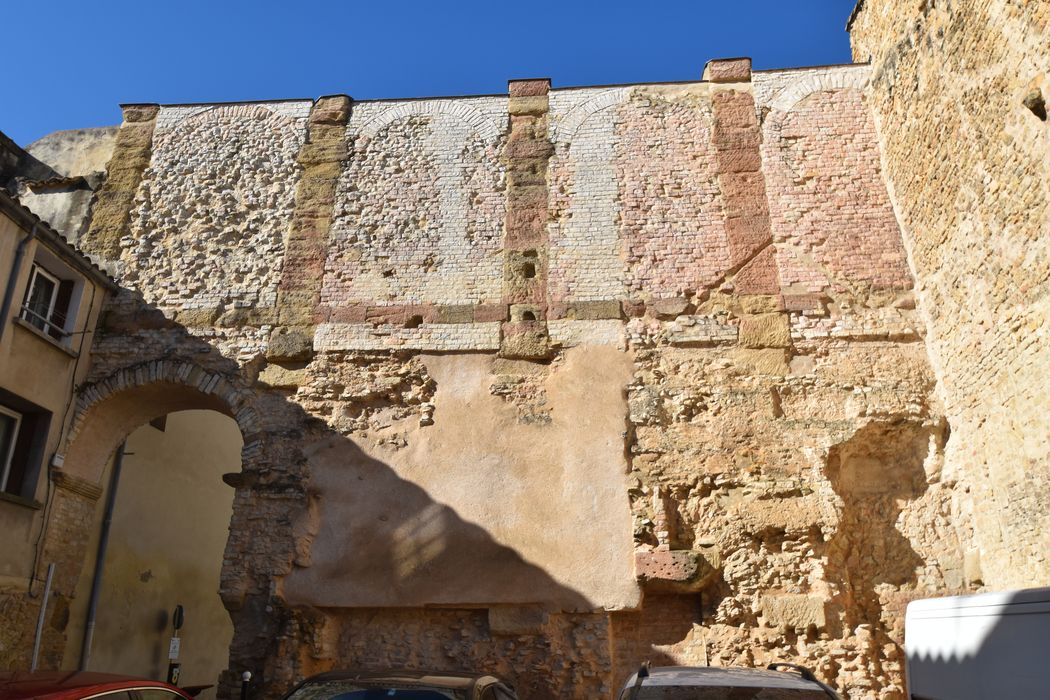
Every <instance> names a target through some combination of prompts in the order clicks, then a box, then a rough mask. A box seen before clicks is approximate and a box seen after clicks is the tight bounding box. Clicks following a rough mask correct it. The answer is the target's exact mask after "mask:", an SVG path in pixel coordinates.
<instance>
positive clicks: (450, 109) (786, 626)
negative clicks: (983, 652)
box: [69, 59, 974, 698]
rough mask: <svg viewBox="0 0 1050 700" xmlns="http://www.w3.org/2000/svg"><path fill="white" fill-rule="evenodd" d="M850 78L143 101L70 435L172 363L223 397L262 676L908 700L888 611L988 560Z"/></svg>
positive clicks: (575, 692)
mask: <svg viewBox="0 0 1050 700" xmlns="http://www.w3.org/2000/svg"><path fill="white" fill-rule="evenodd" d="M868 77H869V69H868V68H867V67H866V66H843V67H834V68H825V69H816V70H797V71H774V72H764V73H754V74H752V72H751V69H750V61H748V60H747V59H738V60H730V61H720V62H714V63H712V64H711V65H710V66H709V70H708V71H707V74H706V76H705V80H701V81H695V82H688V83H681V84H666V85H664V84H661V85H636V86H621V87H610V88H572V89H564V90H559V89H551V88H550V86H549V83H548V81H545V80H527V81H513V82H512V83H511V85H510V90H509V94H508V95H507V96H491V97H472V98H456V99H433V100H429V99H426V100H397V101H379V102H360V103H355V102H352V101H350V100H347V99H346V98H323V99H322V100H319V101H318V102H317V103H315V104H314V105H310V104H309V103H306V102H286V103H265V104H238V105H214V106H194V107H160V108H156V107H154V108H148V109H147V108H143V107H131V108H129V110H130V111H129V112H128V114H129V118H128V121H127V122H126V123H125V124H124V126H123V127H122V128H121V133H120V135H119V136H118V138H117V150H116V152H115V155H114V163H113V165H111V170H113V169H115V168H117V169H119V168H124V170H120V171H119V172H122V173H123V175H121V176H120V177H114V176H113V174H112V173H111V174H110V178H109V180H108V181H107V183H108V184H107V186H109V187H111V190H112V191H111V192H110V194H109V195H106V192H105V191H103V193H101V194H100V197H99V202H98V204H97V205H96V209H97V211H96V222H100V223H98V225H93V227H92V231H94V232H95V235H96V238H97V240H98V244H97V245H96V246H95V250H98V251H101V252H106V253H109V254H111V256H112V257H116V258H119V261H120V269H121V272H122V275H123V278H122V279H123V281H124V283H125V284H127V285H128V286H129V287H132V288H136V289H138V290H139V292H140V293H141V295H142V297H144V301H145V305H143V302H142V301H136V300H135V298H134V295H131V294H128V295H125V296H124V297H122V298H121V299H120V300H118V301H117V302H116V303H115V304H114V305H113V313H112V316H111V320H110V323H109V325H108V326H107V328H108V334H107V336H106V337H105V338H104V339H103V342H101V343H100V344H99V345H98V348H97V351H96V353H95V357H94V359H95V368H94V370H93V372H94V374H93V377H94V378H95V382H96V384H94V385H92V386H90V387H88V388H87V389H86V391H85V393H84V398H83V406H82V409H81V412H80V413H79V414H78V415H79V416H81V417H80V418H79V419H78V420H79V421H80V422H79V423H78V424H77V425H78V426H81V428H80V432H79V433H78V437H77V439H76V440H74V441H73V443H72V444H71V446H70V448H69V449H70V454H73V455H78V454H87V453H88V450H87V449H86V447H85V445H88V444H92V441H96V442H97V440H100V439H101V438H98V439H96V438H94V437H92V434H91V433H90V432H88V431H86V430H85V429H83V427H82V426H83V425H87V424H88V422H89V421H91V420H93V419H92V418H91V416H92V415H102V413H101V412H102V411H104V410H113V411H116V410H117V409H116V408H114V409H106V408H105V407H106V406H118V407H119V406H121V405H123V404H120V403H112V402H116V401H118V398H114V395H119V396H123V395H124V391H125V388H126V387H125V385H126V384H128V382H129V381H131V380H130V379H129V378H134V380H135V381H134V382H132V383H134V384H135V386H139V385H140V384H141V385H142V387H141V388H136V389H134V391H133V392H132V393H131V394H127V395H128V396H129V397H133V398H134V397H137V398H134V401H137V402H139V403H138V404H136V405H138V406H139V410H138V413H135V412H134V411H131V410H130V408H129V409H127V411H128V413H129V415H132V414H134V415H146V414H148V413H149V412H150V409H149V405H148V402H149V401H153V400H156V398H155V397H154V395H153V394H151V393H150V391H153V390H152V389H149V388H148V387H150V386H153V385H156V386H158V387H159V386H167V385H169V384H173V383H174V384H176V385H178V386H179V387H183V386H184V385H191V386H193V387H197V388H198V389H199V390H200V391H202V392H203V394H204V395H205V398H201V397H197V400H198V402H203V403H204V404H207V405H203V406H202V405H197V404H194V405H192V406H188V407H193V408H201V407H206V408H207V407H211V408H216V409H217V410H220V411H223V412H226V413H228V414H230V415H233V416H234V417H235V418H236V419H237V421H238V423H239V425H240V427H241V430H242V433H243V434H244V437H245V451H244V460H243V461H244V464H245V467H244V476H243V477H242V478H241V479H240V480H239V481H238V484H237V496H236V498H235V503H234V518H233V523H232V525H231V536H230V540H229V543H228V545H227V554H226V563H225V566H224V576H223V599H224V601H225V602H226V605H227V608H228V609H229V610H231V613H232V614H233V617H234V621H235V626H236V633H235V638H234V642H233V646H232V649H231V671H233V672H237V671H239V670H240V669H242V668H251V669H252V670H254V671H255V672H257V673H258V674H259V677H260V678H261V682H262V683H263V684H264V685H263V689H264V692H265V693H269V694H273V693H277V692H280V691H281V690H282V686H284V685H286V684H287V683H289V682H290V681H291V680H292V679H293V678H294V677H295V676H298V675H302V674H304V673H308V672H312V671H316V670H322V669H326V668H331V667H336V666H361V665H364V666H368V665H376V666H388V665H409V666H429V667H435V668H439V669H441V668H445V669H451V668H457V667H463V666H467V667H475V668H478V670H488V671H494V672H499V673H502V674H504V675H507V676H508V677H510V678H511V680H513V681H515V682H516V683H517V684H518V685H519V686H520V689H521V690H522V697H525V698H548V697H593V696H595V695H598V696H607V695H609V694H610V693H612V692H614V691H615V690H616V688H617V687H618V685H619V684H620V683H621V682H622V681H623V679H624V677H625V676H626V675H627V674H628V673H629V672H630V671H631V670H633V667H634V666H635V665H636V664H637V663H638V662H640V661H641V660H643V659H645V658H652V659H653V660H654V661H655V662H657V663H706V662H710V663H717V664H731V663H749V664H750V663H766V662H769V661H772V660H785V661H801V662H803V663H806V664H808V665H811V666H814V667H815V668H816V670H817V671H818V672H819V673H820V675H821V676H822V677H824V678H825V679H827V680H828V681H830V682H832V683H834V684H836V685H837V686H838V687H840V688H841V689H844V690H845V691H847V693H848V694H849V696H850V697H856V698H860V697H882V698H900V697H903V695H902V693H903V690H902V681H901V660H900V648H899V644H900V641H901V624H902V615H903V605H904V604H905V603H906V602H907V600H909V599H910V598H911V597H914V596H925V595H930V594H934V593H937V592H944V591H949V590H951V591H954V590H960V589H965V588H966V587H967V586H970V585H971V584H973V583H974V581H973V580H972V577H971V578H970V579H968V578H967V577H966V576H964V572H963V570H964V561H963V554H962V549H961V546H960V544H959V541H960V540H959V538H960V532H962V533H963V534H965V531H966V525H965V524H966V514H965V513H960V512H959V507H958V503H959V502H960V501H959V498H958V493H957V491H958V488H957V487H956V485H955V481H954V480H953V479H949V478H945V477H944V473H943V469H942V463H943V451H944V445H945V440H946V439H947V438H948V434H947V433H948V431H947V428H946V425H945V423H944V420H943V409H942V406H941V403H940V400H939V398H938V396H937V395H936V394H935V392H934V387H935V381H934V375H933V373H932V371H931V369H930V366H929V363H928V361H927V357H926V350H925V345H924V342H923V341H924V327H923V324H922V322H921V319H920V318H918V316H917V312H916V311H915V308H914V302H913V299H912V282H911V278H910V275H909V273H908V269H907V266H906V255H905V251H904V248H903V246H902V243H901V239H900V232H899V230H898V229H897V225H896V221H895V218H894V214H893V209H892V207H891V204H890V198H889V196H888V195H887V192H886V190H885V188H884V187H883V185H882V184H881V183H882V175H881V166H880V162H879V153H878V146H877V141H876V138H875V131H874V124H873V121H872V119H871V114H870V112H869V110H868V106H867V101H866V99H867V98H866V97H865V93H864V86H865V85H866V84H867V80H868ZM145 124H148V125H149V126H148V128H147V127H146V126H144V125H145ZM150 129H151V130H152V131H150ZM125 131H128V134H127V135H125ZM147 136H148V138H147ZM340 136H341V138H340ZM147 143H149V144H152V145H150V146H149V149H150V152H148V153H147V154H146V155H147V156H148V157H146V158H143V150H142V149H143V145H144V144H147ZM122 144H123V146H122ZM125 152H126V153H125ZM122 154H123V155H122ZM125 156H127V157H125ZM129 163H130V165H128V164H129ZM140 165H141V167H139V166H140ZM131 166H135V167H131ZM132 186H133V202H132V203H130V204H129V205H128V209H129V212H126V213H125V214H124V215H122V214H121V211H120V209H119V207H118V206H117V205H118V204H119V202H121V201H124V199H125V198H126V196H127V194H126V193H127V191H128V190H127V189H126V188H130V187H132ZM104 195H106V196H104ZM89 236H90V234H89ZM88 243H89V244H90V241H89V242H88ZM194 358H195V359H194ZM128 367H133V368H135V369H134V370H133V371H130V370H128V369H127V368H128ZM129 372H130V373H129ZM116 377H120V378H122V379H116ZM158 391H159V390H158ZM180 391H181V389H180ZM158 395H164V396H167V398H166V399H165V401H166V404H165V405H166V407H167V408H169V409H170V404H171V402H172V400H173V399H172V398H171V397H170V396H168V395H167V394H158ZM103 397H109V398H103ZM151 397H153V398H151ZM121 401H122V399H121ZM128 401H132V398H129V399H128ZM208 402H213V404H214V405H212V404H209V403H208ZM122 410H123V409H122ZM94 420H95V421H96V422H95V423H93V424H96V425H97V419H94ZM130 420H131V419H130V418H128V419H127V422H128V423H129V426H130ZM119 425H123V423H119V422H118V423H114V426H117V427H119ZM117 427H113V428H111V429H110V431H109V432H112V433H113V435H111V436H109V437H108V438H106V439H108V440H110V441H111V442H112V444H113V445H115V444H116V441H118V440H119V437H118V436H117V433H119V430H118V429H117ZM78 444H79V445H81V446H80V447H78ZM103 447H104V445H101V444H99V445H97V446H96V447H95V448H94V453H98V454H101V453H103V452H105V450H104V449H103ZM78 459H79V458H78ZM92 470H94V471H92ZM96 472H98V473H101V471H100V469H97V468H95V467H90V468H89V465H84V473H85V474H87V475H90V474H94V473H96ZM268 536H269V537H268ZM232 677H234V676H233V675H232V674H231V675H230V676H228V677H227V680H229V678H232ZM226 690H227V691H228V690H229V689H228V688H227V689H226Z"/></svg>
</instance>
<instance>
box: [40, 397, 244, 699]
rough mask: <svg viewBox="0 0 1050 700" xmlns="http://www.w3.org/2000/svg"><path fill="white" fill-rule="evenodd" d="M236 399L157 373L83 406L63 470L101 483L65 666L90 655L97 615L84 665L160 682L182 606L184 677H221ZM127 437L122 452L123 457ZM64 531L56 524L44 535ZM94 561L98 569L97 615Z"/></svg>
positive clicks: (229, 630)
mask: <svg viewBox="0 0 1050 700" xmlns="http://www.w3.org/2000/svg"><path fill="white" fill-rule="evenodd" d="M231 404H232V405H237V404H236V403H233V402H231V401H229V400H228V399H226V398H220V397H219V396H217V395H216V394H208V393H204V392H202V391H200V390H199V389H198V388H196V387H192V386H185V385H179V384H175V383H170V382H158V383H155V384H146V385H143V386H137V387H133V388H130V389H124V390H121V391H118V392H116V393H113V394H110V395H108V396H106V397H104V398H103V399H102V400H100V401H97V402H95V403H93V404H91V405H89V406H86V407H85V409H84V411H83V419H82V421H81V423H82V424H81V426H80V429H79V431H78V432H77V434H76V436H75V437H74V438H73V439H72V441H71V443H70V445H69V451H68V452H67V454H66V456H65V468H66V471H67V472H69V473H71V474H73V475H75V476H76V477H77V478H80V479H84V480H89V481H91V482H92V483H97V484H98V485H99V486H101V487H102V491H103V493H102V495H101V497H99V498H98V499H97V501H96V502H95V503H94V504H93V512H92V513H91V515H90V516H88V517H85V519H84V520H85V523H84V526H85V529H87V530H88V533H87V534H86V536H85V537H84V540H83V541H82V542H83V544H82V545H81V546H82V549H81V551H82V552H83V559H82V560H81V561H82V562H83V566H82V568H81V570H80V576H79V579H78V581H77V584H76V590H75V595H74V596H73V599H72V604H71V606H70V614H69V623H68V626H67V627H66V629H65V634H66V649H65V654H64V662H63V666H64V667H65V668H69V669H73V668H77V667H78V666H80V665H83V664H84V663H85V656H84V654H83V652H84V648H85V643H84V642H85V639H86V636H85V630H86V629H87V628H88V627H89V621H90V620H91V619H93V620H94V625H93V634H92V635H91V643H90V646H89V647H88V648H89V654H88V655H87V657H86V666H84V667H85V668H86V669H87V670H89V671H99V672H111V673H124V674H128V675H135V676H141V677H146V678H155V679H159V680H163V679H164V678H165V677H166V675H167V672H168V663H169V649H170V644H169V643H170V640H171V638H172V636H173V626H172V612H173V610H174V609H175V607H176V606H177V605H181V606H182V607H183V611H184V623H183V626H182V628H181V629H180V630H179V634H178V636H179V639H180V642H179V653H178V659H177V661H178V663H179V664H180V674H179V679H178V684H179V685H182V686H186V685H209V684H210V685H215V684H217V682H218V678H219V675H220V673H221V672H222V671H224V670H225V669H226V668H227V667H228V665H229V649H230V642H231V639H232V637H233V632H234V628H233V623H232V620H231V618H230V614H229V612H228V611H227V610H226V608H225V606H224V605H223V602H222V600H221V598H220V595H219V588H220V577H221V573H222V567H223V563H224V552H225V548H226V544H227V540H228V538H229V528H230V521H231V517H232V513H233V500H234V489H233V488H231V487H230V486H229V485H227V484H228V483H233V482H235V479H231V478H228V476H227V475H232V474H236V473H239V472H240V471H241V453H242V448H243V445H244V438H243V435H242V431H241V427H240V426H239V424H238V422H237V421H236V420H234V419H233V418H232V417H230V413H231V409H230V405H231ZM122 442H123V443H124V451H123V455H124V456H123V458H122V459H120V460H117V458H116V454H115V453H116V452H118V451H119V448H118V446H119V445H120V444H121V443H122ZM118 461H119V462H120V468H119V469H117V467H116V463H117V462H118ZM115 475H116V478H114V476H115ZM111 493H112V494H113V495H114V499H113V504H112V507H111V509H110V518H109V520H110V525H109V528H108V535H107V537H106V543H107V544H106V547H105V553H104V556H103V557H102V558H101V561H99V556H98V553H99V551H100V549H99V542H100V540H101V539H102V537H101V533H102V532H103V530H104V529H105V527H104V521H105V520H106V512H107V502H108V501H109V496H110V494H111ZM87 515H88V514H87V513H85V516H87ZM68 534H69V533H68V532H67V531H66V528H64V527H61V526H60V525H59V524H58V523H56V524H55V526H54V527H52V531H51V532H49V533H48V537H49V538H52V539H53V538H60V539H61V538H64V537H67V536H68ZM96 570H99V571H101V574H100V576H101V578H100V585H99V586H98V587H97V591H98V594H97V603H96V606H95V612H94V616H92V615H91V614H90V612H89V611H90V607H91V606H90V601H91V599H92V590H93V585H94V578H95V572H96ZM215 692H216V690H215V688H212V689H210V690H207V691H205V692H204V693H203V694H202V695H200V696H199V697H201V698H205V699H207V698H214V697H215Z"/></svg>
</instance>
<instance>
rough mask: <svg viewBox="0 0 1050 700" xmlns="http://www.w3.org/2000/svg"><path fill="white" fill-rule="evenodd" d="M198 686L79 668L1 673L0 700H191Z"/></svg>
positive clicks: (198, 690) (199, 688)
mask: <svg viewBox="0 0 1050 700" xmlns="http://www.w3.org/2000/svg"><path fill="white" fill-rule="evenodd" d="M205 687H209V686H200V687H197V688H192V689H188V690H187V689H180V688H176V687H175V686H173V685H168V684H167V683H161V682H160V681H150V680H146V679H143V678H135V677H133V676H117V675H112V674H109V673H89V672H81V671H36V672H34V673H29V672H25V673H20V672H14V673H0V700H23V699H28V698H41V699H43V700H84V699H85V698H97V699H98V700H193V694H194V693H193V691H197V692H200V690H201V689H202V688H205Z"/></svg>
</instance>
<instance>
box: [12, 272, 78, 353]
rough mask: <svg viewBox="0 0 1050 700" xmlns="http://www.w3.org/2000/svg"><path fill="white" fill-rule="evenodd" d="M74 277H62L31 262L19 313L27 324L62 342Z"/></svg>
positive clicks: (64, 336)
mask: <svg viewBox="0 0 1050 700" xmlns="http://www.w3.org/2000/svg"><path fill="white" fill-rule="evenodd" d="M73 286H74V282H73V280H64V279H61V278H59V277H58V276H57V275H54V274H52V273H51V272H48V271H47V270H45V269H44V268H43V267H42V266H40V265H38V264H36V263H34V264H33V269H32V271H31V273H30V276H29V286H28V287H27V288H26V295H25V301H24V302H23V303H22V310H21V312H19V316H20V317H21V318H22V320H24V321H25V322H26V323H28V324H30V325H31V326H34V327H35V328H37V329H39V330H40V331H42V332H44V333H46V334H47V335H49V336H51V337H52V338H54V339H55V340H59V341H61V340H62V339H64V338H66V337H67V336H68V335H69V333H68V332H67V329H66V323H67V320H68V318H69V315H70V308H69V307H70V301H71V300H72V298H73Z"/></svg>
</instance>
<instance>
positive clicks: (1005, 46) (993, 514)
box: [851, 0, 1050, 588]
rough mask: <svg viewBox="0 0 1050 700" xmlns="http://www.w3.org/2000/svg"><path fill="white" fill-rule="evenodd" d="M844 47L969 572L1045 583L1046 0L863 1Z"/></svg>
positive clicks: (1048, 360) (1048, 465) (1049, 209)
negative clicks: (915, 314) (865, 71)
mask: <svg viewBox="0 0 1050 700" xmlns="http://www.w3.org/2000/svg"><path fill="white" fill-rule="evenodd" d="M851 38H852V43H853V53H854V56H855V57H856V58H857V59H858V60H866V59H868V58H869V57H870V59H871V61H872V72H871V82H870V86H869V88H868V89H867V94H868V97H869V101H870V103H871V104H872V107H873V111H874V114H875V116H876V120H877V124H878V127H879V129H878V130H879V135H880V139H881V142H882V158H883V162H884V164H885V171H886V175H887V178H888V181H889V183H890V191H891V194H892V197H893V202H894V205H895V208H896V210H897V213H898V216H899V217H900V220H901V224H902V230H903V232H904V239H905V241H906V242H907V244H908V250H909V254H910V261H911V265H912V267H913V269H914V271H915V275H916V278H917V280H918V286H917V290H918V293H919V300H920V308H921V310H922V311H923V316H924V319H925V323H926V326H927V328H928V330H929V348H930V355H931V358H932V360H933V366H934V369H935V370H936V374H937V379H938V380H939V383H940V387H939V390H940V394H941V395H942V396H943V399H944V403H945V409H946V412H947V415H948V418H949V422H950V424H951V431H952V432H951V440H950V441H949V443H948V449H947V463H946V467H945V473H946V475H950V478H952V479H956V480H958V481H959V482H960V483H961V484H965V487H966V489H965V490H966V495H965V496H964V497H963V500H962V507H963V508H964V509H965V510H966V511H968V512H970V513H972V519H973V522H974V524H975V527H976V532H975V537H973V538H972V539H968V543H967V544H968V549H969V552H968V559H969V561H970V565H971V568H972V570H973V572H974V573H973V575H974V576H975V577H980V578H981V579H983V580H984V582H985V583H986V584H988V585H989V586H991V587H994V588H1014V587H1027V586H1035V585H1046V584H1047V583H1048V582H1050V564H1048V560H1047V557H1046V551H1047V548H1048V546H1050V539H1048V537H1050V535H1048V533H1050V520H1048V517H1050V516H1048V513H1050V508H1048V505H1050V504H1048V501H1047V493H1048V488H1047V487H1048V483H1050V441H1048V440H1050V438H1048V435H1050V411H1048V410H1047V408H1048V404H1047V396H1046V392H1045V391H1044V390H1043V387H1044V386H1045V385H1046V382H1047V377H1048V368H1050V346H1048V345H1047V343H1046V342H1045V341H1046V337H1047V332H1048V329H1050V322H1048V315H1050V295H1048V290H1050V264H1048V262H1047V261H1048V260H1050V238H1048V236H1047V230H1048V227H1050V185H1048V182H1050V126H1048V123H1047V121H1046V116H1045V110H1044V111H1043V112H1042V116H1040V114H1039V113H1038V112H1039V111H1040V109H1041V107H1040V105H1041V104H1043V103H1044V102H1045V99H1046V98H1047V97H1048V96H1050V81H1048V77H1047V76H1048V75H1050V55H1048V54H1047V51H1046V45H1047V41H1048V40H1050V6H1048V5H1047V4H1046V3H1045V2H1011V1H1009V0H981V1H977V0H968V1H965V2H951V3H947V2H936V3H922V4H921V6H920V4H919V3H898V2H888V1H882V0H866V2H864V3H863V4H862V5H861V6H860V7H859V10H858V13H857V15H856V17H855V19H854V21H853V24H852V28H851Z"/></svg>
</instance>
